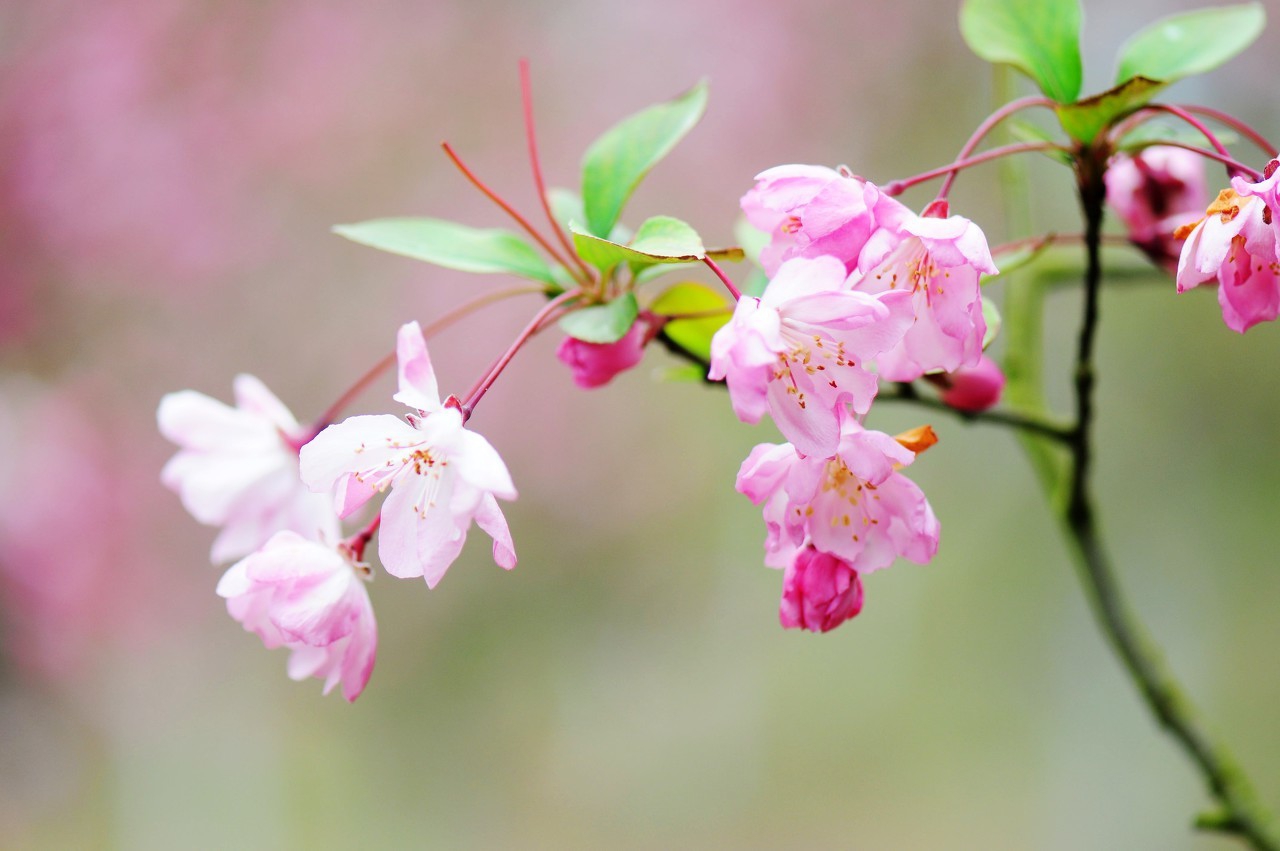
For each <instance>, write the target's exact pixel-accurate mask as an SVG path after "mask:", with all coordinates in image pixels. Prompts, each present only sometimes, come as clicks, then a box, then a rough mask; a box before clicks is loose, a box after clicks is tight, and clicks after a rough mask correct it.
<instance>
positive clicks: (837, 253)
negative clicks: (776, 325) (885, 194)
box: [742, 165, 875, 275]
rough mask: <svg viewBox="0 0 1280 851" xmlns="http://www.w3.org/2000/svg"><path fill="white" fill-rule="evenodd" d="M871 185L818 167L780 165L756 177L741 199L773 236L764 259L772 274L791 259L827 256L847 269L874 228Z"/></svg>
mask: <svg viewBox="0 0 1280 851" xmlns="http://www.w3.org/2000/svg"><path fill="white" fill-rule="evenodd" d="M867 187H868V184H867V183H866V182H865V181H863V180H860V179H858V178H856V177H851V176H846V175H843V174H841V173H840V172H838V171H834V170H832V169H829V168H826V167H825V166H816V165H780V166H775V167H774V168H771V169H768V170H767V171H762V172H761V173H760V174H758V175H756V185H755V187H754V188H752V189H751V190H750V191H749V192H747V194H746V195H744V196H742V211H743V213H744V214H745V215H746V217H747V221H748V222H750V223H751V225H752V226H753V227H755V228H758V229H759V230H762V231H764V232H765V233H767V234H769V235H770V242H769V245H768V246H767V247H766V248H765V249H764V251H763V252H762V253H761V256H760V265H761V266H763V267H764V270H765V272H766V273H768V274H769V275H773V274H775V273H776V272H777V271H778V267H779V266H781V265H782V263H783V261H785V260H789V259H791V258H792V257H818V256H822V255H828V256H832V257H836V258H838V259H840V260H841V261H843V262H844V263H845V265H846V267H847V268H848V270H849V271H852V270H853V268H854V266H855V265H856V264H857V260H858V255H859V253H860V252H861V251H862V246H863V245H864V244H865V243H866V241H867V238H868V237H869V236H870V235H871V232H872V230H873V229H874V228H875V221H874V219H873V217H872V215H871V207H870V203H869V200H868V199H869V198H870V201H871V202H874V199H875V192H874V190H873V191H871V193H870V195H868V188H867Z"/></svg>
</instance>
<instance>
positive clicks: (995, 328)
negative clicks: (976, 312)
mask: <svg viewBox="0 0 1280 851" xmlns="http://www.w3.org/2000/svg"><path fill="white" fill-rule="evenodd" d="M982 318H983V319H985V320H986V322H987V333H986V334H984V335H983V336H982V349H983V351H986V348H987V346H989V345H991V342H992V341H993V340H995V338H996V337H998V336H1000V326H1001V325H1002V324H1003V320H1002V319H1001V318H1000V308H998V307H996V303H995V302H994V301H992V300H991V299H989V298H987V297H986V296H983V297H982Z"/></svg>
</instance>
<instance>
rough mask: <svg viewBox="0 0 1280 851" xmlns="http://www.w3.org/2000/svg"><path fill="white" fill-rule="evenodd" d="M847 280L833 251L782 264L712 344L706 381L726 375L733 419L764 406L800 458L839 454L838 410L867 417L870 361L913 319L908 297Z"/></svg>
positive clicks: (872, 383) (752, 419)
mask: <svg viewBox="0 0 1280 851" xmlns="http://www.w3.org/2000/svg"><path fill="white" fill-rule="evenodd" d="M845 277H846V274H845V268H844V265H843V264H842V263H841V262H840V261H839V260H837V259H836V258H834V257H816V258H813V259H806V258H796V259H793V260H788V261H787V262H785V263H783V264H782V266H780V267H779V268H778V273H777V274H776V275H775V276H774V278H773V280H772V281H770V282H769V285H768V287H766V288H765V291H764V294H763V295H762V296H761V297H760V298H753V297H751V296H743V297H742V298H741V299H739V300H738V306H737V308H736V309H735V310H734V314H733V318H732V319H731V320H730V321H729V323H728V324H727V325H725V326H724V327H723V328H721V329H720V330H719V331H717V332H716V335H715V337H714V338H712V341H711V369H710V371H709V373H708V377H709V378H711V379H713V380H719V379H724V380H725V381H726V383H727V384H728V386H729V399H730V401H731V402H732V404H733V410H734V412H735V413H736V414H737V415H738V418H739V419H741V420H742V421H743V422H748V423H756V422H759V421H760V418H761V416H762V415H763V414H764V413H765V411H766V410H767V411H768V412H769V413H770V414H771V415H772V417H773V419H774V421H775V422H776V423H777V424H778V428H779V429H780V430H781V431H782V434H783V435H784V436H785V437H786V438H787V439H788V440H790V441H791V442H792V443H794V444H795V445H796V448H797V449H798V451H800V452H803V453H804V454H806V455H818V456H820V457H826V456H828V455H831V454H832V453H834V452H835V450H836V445H837V443H839V440H840V427H839V421H838V417H839V412H840V410H841V409H842V408H843V407H844V406H845V405H846V404H851V405H852V406H853V409H854V410H855V411H857V412H858V413H866V411H867V410H868V409H869V408H870V406H871V400H872V399H873V398H875V394H876V387H877V382H876V376H875V374H874V373H872V372H870V371H869V370H868V368H867V367H868V366H869V363H868V361H870V360H871V359H873V358H875V357H876V356H877V355H879V354H880V353H881V352H884V351H886V350H888V349H890V348H892V347H893V346H895V345H897V344H898V342H899V341H900V340H901V339H902V335H903V333H904V332H905V331H906V329H907V327H908V326H909V325H910V323H911V313H910V309H911V305H910V295H909V294H908V293H905V292H903V293H891V292H887V293H885V294H883V295H871V294H868V293H861V292H851V291H849V290H848V289H845V288H844V284H845Z"/></svg>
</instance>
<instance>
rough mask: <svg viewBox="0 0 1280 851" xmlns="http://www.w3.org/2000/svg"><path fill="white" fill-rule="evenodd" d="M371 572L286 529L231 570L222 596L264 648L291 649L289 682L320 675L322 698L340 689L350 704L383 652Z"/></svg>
mask: <svg viewBox="0 0 1280 851" xmlns="http://www.w3.org/2000/svg"><path fill="white" fill-rule="evenodd" d="M368 572H369V569H368V566H367V565H363V564H359V563H358V562H357V561H356V556H355V554H354V553H352V552H351V551H350V550H349V549H348V548H346V547H345V546H343V545H339V546H337V547H334V546H332V545H330V544H325V543H320V542H318V541H309V540H307V539H305V538H303V537H301V536H299V535H298V534H297V533H295V532H289V531H285V532H277V533H276V534H275V535H273V536H272V538H271V540H270V541H268V542H267V543H266V545H265V546H263V547H262V548H261V549H259V550H258V551H257V552H254V553H252V554H250V555H248V556H246V557H245V558H243V559H241V560H240V561H238V562H236V563H235V564H233V565H232V566H231V567H230V568H229V569H228V570H227V572H226V573H224V574H223V575H222V579H221V580H219V582H218V589H217V590H218V596H220V597H223V598H225V599H226V601H227V611H228V612H229V613H230V614H231V616H232V617H233V618H235V619H236V620H237V621H239V622H240V623H241V624H243V625H244V628H245V629H246V630H248V631H250V632H253V633H256V634H257V635H258V637H259V638H261V639H262V643H263V644H264V645H266V646H267V647H268V648H273V647H282V646H283V647H288V648H289V649H290V650H291V651H293V652H292V654H291V655H290V656H289V668H288V670H289V677H290V678H291V679H295V680H302V679H306V678H307V677H313V676H314V677H321V678H323V679H324V681H325V682H324V693H325V694H328V693H329V691H330V690H331V689H332V688H333V687H334V686H335V685H337V684H338V683H342V695H343V697H345V698H346V699H347V700H349V701H351V700H355V699H356V698H357V697H359V696H360V692H361V691H363V690H364V687H365V684H366V683H367V682H369V675H370V674H371V673H372V672H373V664H374V659H375V657H376V655H377V648H378V625H377V622H376V621H375V620H374V617H373V606H372V605H371V604H370V602H369V594H368V592H367V591H365V587H364V579H365V577H366V576H367V575H368Z"/></svg>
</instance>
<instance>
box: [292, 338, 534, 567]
mask: <svg viewBox="0 0 1280 851" xmlns="http://www.w3.org/2000/svg"><path fill="white" fill-rule="evenodd" d="M396 355H397V357H398V359H399V362H400V387H399V392H398V393H396V395H395V397H394V398H395V399H396V401H399V402H402V403H404V404H406V405H408V406H409V407H410V408H415V409H416V410H417V412H418V415H417V416H415V415H412V414H410V415H409V416H407V417H406V420H407V422H406V420H401V419H399V418H398V417H394V416H391V415H389V414H383V415H377V416H360V417H351V418H350V419H348V420H346V421H345V422H341V423H338V424H337V425H331V426H329V427H328V428H326V429H325V430H324V431H322V432H321V433H320V434H319V435H318V436H317V437H316V438H315V439H314V440H312V441H311V442H310V443H308V444H307V445H306V446H304V447H302V478H303V481H305V482H306V483H307V485H308V486H309V487H311V488H312V489H313V490H317V491H329V490H332V491H333V492H334V499H335V507H336V509H337V512H338V514H339V516H341V517H346V516H347V515H349V514H351V513H352V512H353V511H355V510H356V509H358V508H359V507H360V506H362V505H364V504H365V503H366V502H368V501H369V499H370V498H371V497H373V496H374V495H375V494H379V493H383V492H384V491H386V490H387V489H388V488H391V495H390V496H388V497H387V499H386V502H384V503H383V505H382V528H381V529H380V530H379V533H378V555H379V557H380V558H381V559H382V564H383V566H384V567H386V569H387V571H388V572H389V573H391V574H393V575H394V576H401V577H407V576H421V577H424V578H425V579H426V581H427V585H428V586H429V587H432V588H434V587H435V586H436V583H438V582H439V581H440V579H441V578H442V577H443V576H444V574H445V571H446V570H448V568H449V565H450V564H452V563H453V561H454V559H456V558H457V557H458V553H459V552H461V551H462V546H463V544H464V543H465V542H466V539H467V531H468V529H469V528H470V526H471V521H472V520H474V521H475V522H476V525H478V526H479V527H480V528H481V529H483V530H484V531H485V532H487V533H488V534H489V535H490V536H491V537H492V538H493V557H494V560H495V561H496V562H497V563H498V564H499V565H501V566H502V567H504V568H506V569H510V568H512V567H514V566H515V563H516V554H515V549H514V547H513V545H512V542H511V532H510V531H509V530H508V528H507V521H506V518H505V517H503V515H502V509H500V508H499V507H498V502H497V500H496V499H495V498H494V497H495V496H497V497H502V498H503V499H515V497H516V489H515V486H514V485H513V484H512V483H511V475H510V474H509V473H508V472H507V467H506V465H505V464H503V463H502V458H501V457H499V455H498V453H497V451H496V450H495V449H494V448H493V446H491V445H490V444H489V441H487V440H485V439H484V438H483V437H481V436H480V435H478V434H476V433H475V432H472V431H468V430H467V429H465V428H464V427H463V419H462V413H461V412H460V411H459V410H458V409H457V408H456V407H453V406H448V407H446V406H444V405H443V404H441V402H440V394H439V391H438V390H437V389H436V378H435V371H434V370H433V369H432V367H431V360H430V358H429V357H428V355H427V345H426V341H425V340H424V339H423V337H422V331H421V330H420V329H419V327H418V323H416V322H410V323H409V324H408V325H405V326H404V327H402V328H401V329H400V333H399V335H398V337H397V342H396Z"/></svg>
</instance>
